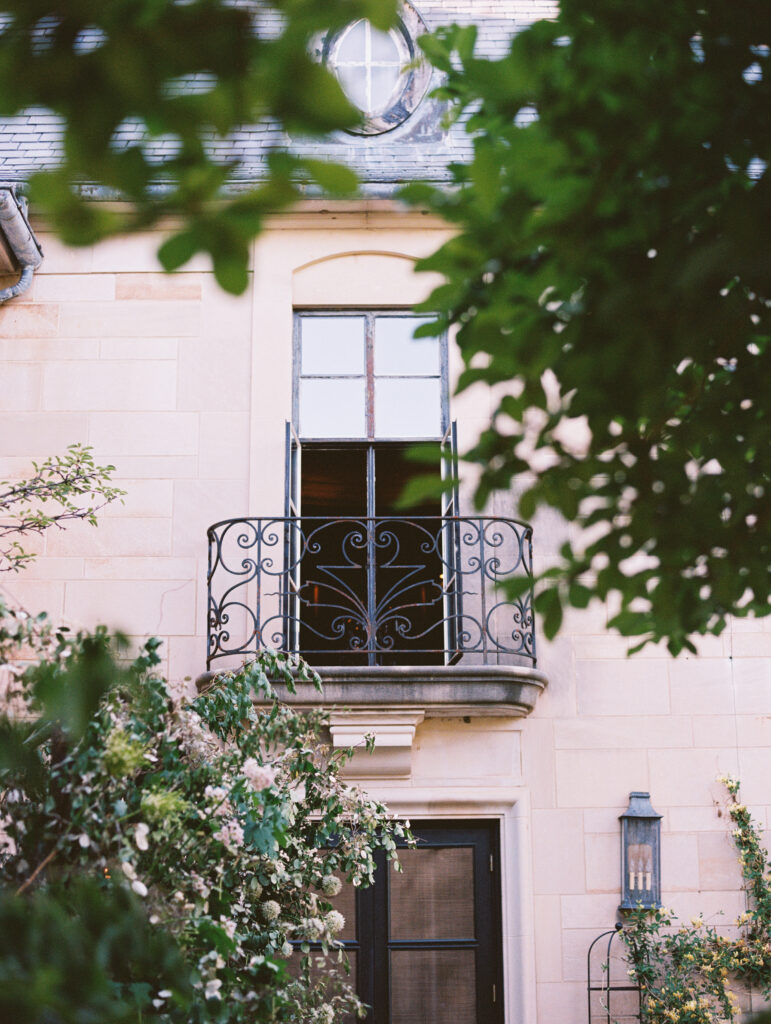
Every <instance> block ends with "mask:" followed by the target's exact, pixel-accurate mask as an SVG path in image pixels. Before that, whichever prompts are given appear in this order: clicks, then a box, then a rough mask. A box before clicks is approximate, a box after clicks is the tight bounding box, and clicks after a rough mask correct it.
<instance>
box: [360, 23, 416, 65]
mask: <svg viewBox="0 0 771 1024" xmlns="http://www.w3.org/2000/svg"><path fill="white" fill-rule="evenodd" d="M369 38H370V46H371V47H372V59H373V60H376V61H385V62H387V63H389V64H396V65H397V67H399V66H401V65H402V64H405V63H406V62H407V55H406V54H405V56H404V59H402V55H401V52H400V47H399V42H398V38H399V37H398V36H397V35H396V33H395V32H394V31H393V30H391V31H390V32H379V31H378V30H377V29H376V28H370V37H369Z"/></svg>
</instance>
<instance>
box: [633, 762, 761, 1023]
mask: <svg viewBox="0 0 771 1024" xmlns="http://www.w3.org/2000/svg"><path fill="white" fill-rule="evenodd" d="M720 781H721V782H722V783H724V785H725V786H726V788H727V789H728V792H729V794H730V797H731V802H730V803H729V805H728V813H729V815H730V817H731V820H732V822H733V824H734V826H735V828H734V831H733V838H734V842H735V843H736V848H737V851H738V853H739V862H740V864H741V870H742V877H743V879H744V890H745V892H746V895H747V905H748V909H747V912H746V913H744V914H742V915H741V916H740V917H739V918H738V920H737V921H736V926H737V929H738V934H737V935H736V936H734V937H728V936H726V935H723V934H720V933H718V931H717V930H716V929H715V928H714V927H712V926H710V925H708V924H706V923H705V921H704V920H703V918H702V917H696V918H694V919H693V920H692V921H691V923H690V925H687V924H683V925H681V926H680V927H676V926H675V925H674V920H675V919H674V915H673V913H672V911H671V910H669V909H668V908H667V907H663V908H659V909H655V910H652V911H649V910H645V909H642V908H640V909H639V910H635V911H632V912H631V913H630V915H629V919H628V924H627V926H626V927H625V928H624V930H623V932H622V934H623V937H624V941H625V942H626V945H627V948H628V951H629V959H630V962H631V970H630V972H629V973H630V975H631V976H632V977H633V978H634V980H635V981H636V982H637V983H638V984H639V986H640V990H641V993H642V1013H643V1019H644V1020H645V1021H646V1022H647V1024H675V1022H677V1024H717V1022H719V1021H731V1020H733V1019H734V1018H735V1016H736V1013H737V1011H738V1006H737V1001H736V996H735V995H734V993H733V991H732V990H731V985H732V984H734V983H736V982H739V983H741V984H744V985H748V986H750V987H751V988H753V989H754V990H756V991H758V992H760V993H761V994H762V995H763V996H765V997H768V996H769V994H771V874H769V872H768V867H769V865H768V863H767V861H768V854H767V853H766V851H765V849H764V848H763V845H762V843H761V840H760V830H759V828H758V826H757V825H756V824H755V822H753V820H752V817H751V816H750V814H749V812H748V810H747V808H746V807H745V805H744V804H742V803H740V802H739V783H738V782H737V781H736V780H735V779H731V778H727V777H724V778H721V779H720Z"/></svg>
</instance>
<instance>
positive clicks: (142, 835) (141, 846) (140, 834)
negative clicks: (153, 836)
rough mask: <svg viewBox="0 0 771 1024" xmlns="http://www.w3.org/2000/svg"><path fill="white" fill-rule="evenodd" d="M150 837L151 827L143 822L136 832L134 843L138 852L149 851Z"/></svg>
mask: <svg viewBox="0 0 771 1024" xmlns="http://www.w3.org/2000/svg"><path fill="white" fill-rule="evenodd" d="M149 835H150V826H149V825H145V823H144V822H143V821H141V822H140V823H139V824H138V825H137V827H136V829H135V830H134V842H135V843H136V844H137V849H138V850H147V849H148V848H149V846H150V844H149V843H148V841H147V837H148V836H149Z"/></svg>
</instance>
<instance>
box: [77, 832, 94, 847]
mask: <svg viewBox="0 0 771 1024" xmlns="http://www.w3.org/2000/svg"><path fill="white" fill-rule="evenodd" d="M78 845H79V846H82V847H83V849H84V850H85V849H87V847H89V846H90V845H91V840H90V839H89V838H88V836H87V835H86V833H85V832H81V834H80V835H79V836H78Z"/></svg>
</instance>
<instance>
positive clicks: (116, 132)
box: [0, 0, 395, 293]
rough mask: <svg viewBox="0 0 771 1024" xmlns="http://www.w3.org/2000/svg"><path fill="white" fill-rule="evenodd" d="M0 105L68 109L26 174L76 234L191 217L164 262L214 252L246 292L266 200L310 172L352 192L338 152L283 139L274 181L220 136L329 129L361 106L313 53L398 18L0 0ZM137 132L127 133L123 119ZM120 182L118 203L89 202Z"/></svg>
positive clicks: (281, 204)
mask: <svg viewBox="0 0 771 1024" xmlns="http://www.w3.org/2000/svg"><path fill="white" fill-rule="evenodd" d="M0 8H1V9H0V116H2V117H7V116H13V115H16V114H20V113H22V112H24V111H27V110H29V109H31V108H37V109H40V108H44V109H46V110H48V111H52V112H53V113H55V114H56V115H58V117H59V118H60V119H61V125H62V131H63V138H62V144H61V159H60V161H59V164H58V166H57V167H56V169H54V170H45V171H40V172H39V173H38V174H36V175H34V176H33V177H32V179H31V181H30V183H29V192H30V197H31V199H32V200H33V202H34V203H35V204H36V205H38V206H39V207H40V208H42V209H43V210H44V211H45V212H46V214H47V215H48V216H49V218H50V219H51V221H52V223H53V226H54V228H55V229H56V231H57V232H58V233H59V235H60V236H61V237H62V238H63V239H64V240H65V241H66V242H68V243H70V244H74V245H87V244H90V243H92V242H95V241H97V240H98V239H101V238H105V237H108V236H110V235H113V234H116V233H120V232H126V231H139V230H144V229H147V228H148V227H150V226H152V225H154V224H157V223H159V222H168V219H169V218H174V219H176V220H181V224H182V226H181V228H179V229H178V230H176V231H174V232H173V233H172V235H171V237H170V239H169V240H168V241H167V242H166V243H165V244H164V245H163V247H162V249H161V252H160V254H159V255H160V258H161V262H162V264H163V266H164V267H165V268H166V269H174V268H176V267H179V266H181V265H182V264H184V263H186V262H187V261H188V260H189V259H190V258H191V257H192V256H193V255H195V254H196V253H199V252H203V253H207V254H208V255H209V256H210V258H211V260H212V263H213V266H214V272H215V275H216V277H217V280H218V282H219V284H220V285H221V286H222V287H223V288H224V289H226V290H227V291H230V292H235V293H238V292H242V291H243V290H244V289H245V287H246V284H247V280H248V276H247V268H248V257H249V251H248V245H249V243H250V241H251V240H252V239H253V238H254V236H255V235H256V234H257V233H258V232H259V230H260V228H261V226H262V224H263V220H264V217H265V215H266V213H267V212H276V211H278V210H281V209H283V208H285V207H287V206H289V205H291V204H292V203H294V202H295V201H296V200H297V199H298V198H300V197H301V195H302V194H303V190H304V188H305V185H306V184H307V183H308V182H310V183H313V184H314V185H316V186H317V187H318V188H320V189H322V190H325V191H328V192H329V193H330V194H332V195H338V194H341V193H343V194H347V193H348V192H350V191H351V189H352V188H353V185H354V182H355V176H354V175H352V174H351V172H350V171H349V170H347V169H346V168H344V167H342V166H335V165H333V164H324V163H321V162H319V161H314V160H304V159H301V158H295V157H290V156H289V155H288V154H287V153H286V152H283V151H277V152H276V153H274V154H272V155H271V157H270V158H269V159H268V161H267V165H266V167H265V171H264V181H263V183H262V184H260V185H259V186H257V187H256V188H253V189H247V190H246V191H244V190H238V189H236V190H235V191H234V194H233V195H231V197H230V198H225V197H224V192H223V187H224V186H225V184H226V182H228V181H235V180H238V179H243V178H244V175H243V174H242V173H240V171H241V169H240V164H239V158H238V157H236V156H233V157H232V158H228V159H224V160H223V159H222V158H219V157H218V156H217V154H216V147H215V146H213V145H212V143H213V142H215V141H217V140H220V139H223V138H228V137H232V136H233V135H234V134H235V133H237V132H238V130H239V129H240V128H241V127H242V126H243V125H252V126H254V125H259V124H265V123H268V122H272V123H275V122H277V123H278V124H279V125H280V126H281V127H283V128H284V129H286V130H287V131H289V132H292V133H299V134H303V135H319V134H322V133H325V132H329V131H332V130H335V129H342V128H347V127H352V126H353V125H355V124H356V123H357V121H358V113H357V111H355V110H354V108H353V107H352V106H351V105H350V103H349V102H348V101H347V99H346V98H345V96H344V94H343V92H342V90H341V88H340V86H339V85H338V83H337V81H336V79H335V78H334V77H333V76H332V75H331V74H329V73H328V72H327V70H326V69H325V68H324V67H322V65H321V64H320V63H319V62H318V61H317V60H316V59H315V57H314V55H313V52H312V51H313V45H314V40H317V39H318V38H319V37H320V36H321V35H323V34H324V33H325V32H327V31H330V30H335V29H339V28H341V27H342V26H344V25H345V24H346V23H348V22H349V21H352V20H354V19H356V18H359V17H366V18H368V19H369V20H370V21H371V22H372V23H373V25H375V26H377V27H378V28H381V29H385V28H388V27H389V25H390V24H391V22H392V20H393V18H394V16H395V0H325V2H324V3H319V2H318V0H275V2H273V3H271V4H267V3H263V2H262V0H256V2H250V3H232V2H230V0H188V2H184V3H179V2H177V0H120V2H118V3H115V2H110V3H104V2H100V0H60V2H53V3H52V2H50V0H4V2H3V3H2V4H0ZM127 128H128V129H130V131H129V132H128V135H129V138H130V140H131V141H129V142H127V143H124V142H121V132H122V131H125V130H126V129H127ZM95 194H96V195H101V197H102V198H103V199H109V198H110V197H113V198H120V199H121V200H122V202H121V204H120V205H119V206H116V205H115V204H110V203H109V202H99V203H97V202H93V201H92V199H91V198H89V197H93V196H94V195H95Z"/></svg>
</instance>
